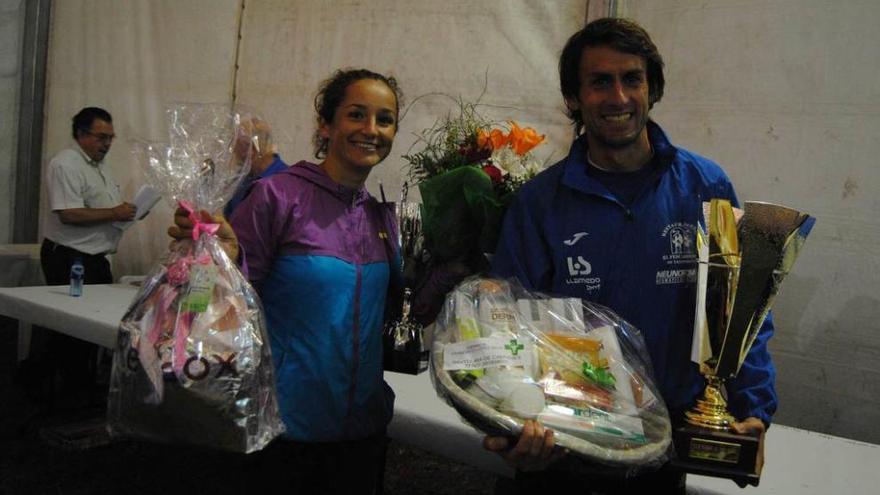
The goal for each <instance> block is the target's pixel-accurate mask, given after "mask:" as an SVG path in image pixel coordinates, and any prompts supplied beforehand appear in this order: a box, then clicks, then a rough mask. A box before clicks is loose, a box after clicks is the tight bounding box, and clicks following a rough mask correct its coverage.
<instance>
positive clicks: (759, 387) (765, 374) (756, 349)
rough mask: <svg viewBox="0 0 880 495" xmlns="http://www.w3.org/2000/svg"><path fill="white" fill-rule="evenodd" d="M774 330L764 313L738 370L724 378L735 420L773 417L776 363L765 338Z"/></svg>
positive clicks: (766, 421)
mask: <svg viewBox="0 0 880 495" xmlns="http://www.w3.org/2000/svg"><path fill="white" fill-rule="evenodd" d="M774 331H775V330H774V327H773V316H772V314H768V315H767V319H766V320H764V324H763V325H762V326H761V330H759V331H758V336H757V337H756V338H755V343H754V344H752V348H751V349H749V353H748V354H747V355H746V359H745V360H744V361H743V365H742V367H741V368H740V370H739V373H738V374H737V376H736V377H735V378H734V379H732V380H729V381H728V382H727V397H728V403H729V405H730V411H731V413H733V415H734V417H736V419H738V420H742V419H745V418H747V417H749V416H754V417H756V418H759V419H761V420H762V421H763V422H764V424H766V425H768V426H769V424H770V423H771V422H772V421H773V414H774V413H775V412H776V407H777V406H778V404H779V400H778V398H777V396H776V367H775V366H774V365H773V360H772V359H771V358H770V351H769V350H768V349H767V342H768V341H769V340H770V337H772V336H773V333H774Z"/></svg>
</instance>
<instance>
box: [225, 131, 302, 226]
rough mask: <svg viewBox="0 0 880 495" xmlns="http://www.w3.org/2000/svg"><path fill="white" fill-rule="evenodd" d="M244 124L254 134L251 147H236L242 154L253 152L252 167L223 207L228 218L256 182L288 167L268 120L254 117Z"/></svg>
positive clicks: (250, 143) (249, 145)
mask: <svg viewBox="0 0 880 495" xmlns="http://www.w3.org/2000/svg"><path fill="white" fill-rule="evenodd" d="M242 126H243V127H245V130H246V131H247V135H249V136H253V139H251V140H250V141H249V144H248V147H249V149H243V150H238V149H236V152H237V153H239V155H240V156H247V153H250V154H251V169H250V172H248V175H247V177H245V178H244V179H242V181H241V183H240V184H239V185H238V188H237V189H236V190H235V194H234V195H233V196H232V198H231V199H230V200H229V202H228V203H226V206H225V207H224V208H223V216H225V217H226V218H230V217H231V216H232V212H233V211H235V208H236V207H237V206H238V204H239V203H241V202H242V200H243V199H244V198H245V197H246V196H247V195H248V194H249V193H250V192H251V189H252V188H253V187H254V183H256V182H257V181H258V180H260V179H265V178H267V177H271V176H272V175H275V174H277V173H278V172H281V171H282V170H284V169H286V168H287V164H286V163H284V160H282V159H281V157H280V156H279V155H278V153H277V150H276V147H275V141H274V139H273V138H272V128H271V127H270V126H269V123H268V122H266V121H265V120H260V119H258V118H252V119H250V120H249V121H247V122H244V123H243V124H242Z"/></svg>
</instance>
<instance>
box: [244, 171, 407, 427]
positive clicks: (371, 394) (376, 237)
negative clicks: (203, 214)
mask: <svg viewBox="0 0 880 495" xmlns="http://www.w3.org/2000/svg"><path fill="white" fill-rule="evenodd" d="M230 222H231V224H232V227H233V229H234V230H235V233H236V235H237V237H238V242H239V244H240V246H241V250H242V255H243V259H244V260H245V261H246V265H247V274H248V278H249V279H250V281H251V283H252V284H253V285H254V287H255V288H256V289H257V291H258V292H259V294H260V297H261V298H262V300H263V306H264V309H265V312H266V322H267V326H268V331H269V340H270V343H271V349H272V358H273V361H274V364H275V378H276V381H277V392H278V402H279V405H280V408H281V414H282V417H283V419H284V423H285V425H286V426H287V433H286V435H287V436H288V437H290V438H291V439H293V440H298V441H306V442H334V441H345V440H358V439H363V438H366V437H368V436H370V435H373V434H376V433H379V432H381V431H384V429H385V427H386V426H387V424H388V422H389V421H390V420H391V415H392V411H393V405H394V393H393V392H392V391H391V389H390V388H389V387H388V385H387V384H386V383H385V382H384V380H383V378H382V324H383V318H384V308H385V298H386V295H387V292H388V283H389V274H390V273H392V272H391V271H390V270H389V266H390V265H389V257H394V258H395V259H394V260H393V261H392V263H396V247H391V246H392V244H389V243H388V239H396V238H397V236H396V224H395V222H394V210H393V208H392V207H391V204H390V203H385V204H380V203H379V202H377V201H376V200H375V199H374V198H373V197H372V196H370V194H369V193H368V192H367V191H366V189H363V188H362V189H360V190H352V189H349V188H346V187H344V186H341V185H339V184H337V183H336V182H334V181H333V180H332V179H331V178H330V177H329V176H327V174H326V173H325V172H324V171H323V170H322V169H321V168H320V167H318V166H317V165H315V164H312V163H308V162H299V163H297V164H296V165H294V166H292V167H290V168H288V169H286V170H284V171H282V172H280V173H278V174H275V175H273V176H272V177H269V178H267V179H265V180H262V181H259V182H258V183H257V184H256V185H255V186H254V188H253V190H252V191H251V193H250V194H249V195H248V196H247V198H245V200H244V201H242V203H241V204H240V205H239V206H238V208H236V210H235V212H234V214H233V216H232V218H231V219H230ZM392 250H394V253H395V254H391V253H392Z"/></svg>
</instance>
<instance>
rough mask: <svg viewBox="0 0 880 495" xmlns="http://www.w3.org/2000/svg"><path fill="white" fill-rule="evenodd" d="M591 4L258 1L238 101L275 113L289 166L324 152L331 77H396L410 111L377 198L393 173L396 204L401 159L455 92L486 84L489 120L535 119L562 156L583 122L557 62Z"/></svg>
mask: <svg viewBox="0 0 880 495" xmlns="http://www.w3.org/2000/svg"><path fill="white" fill-rule="evenodd" d="M585 4H586V3H585V2H584V1H583V0H555V1H552V2H536V1H527V0H526V1H519V0H517V1H511V0H481V1H480V2H476V3H475V2H472V1H465V0H447V1H443V2H436V1H424V0H420V1H408V2H399V1H396V0H373V1H371V2H360V1H336V2H327V1H321V0H311V1H297V2H289V1H285V0H265V1H260V2H247V3H246V7H245V9H244V23H243V28H242V36H243V37H242V47H241V55H240V59H239V64H240V70H239V72H238V84H237V88H238V91H237V93H238V96H237V100H238V102H240V103H243V104H247V105H249V106H252V107H254V108H257V109H260V110H261V111H262V112H264V114H265V115H266V117H267V119H268V120H269V122H270V123H272V125H273V126H274V128H275V130H276V137H275V138H276V141H277V142H278V143H279V148H280V150H281V152H282V156H283V157H284V158H285V159H286V160H287V161H288V162H291V163H293V162H296V161H299V160H303V159H311V160H314V150H313V146H312V142H311V138H312V135H313V133H314V131H315V127H316V122H315V110H314V102H313V99H314V96H315V93H316V91H317V88H318V85H319V84H320V82H321V81H322V80H324V79H326V78H327V77H329V76H330V75H331V74H332V73H333V71H334V70H336V69H338V68H346V67H351V68H360V67H363V68H368V69H370V70H373V71H376V72H380V73H383V74H390V75H393V76H395V77H396V78H397V79H398V83H399V84H400V87H401V89H402V91H403V93H404V103H405V107H404V109H403V111H404V112H405V117H404V118H403V120H402V121H401V123H400V129H399V132H398V136H397V139H396V140H395V144H394V149H393V150H392V152H391V155H390V156H389V157H388V159H387V160H386V161H384V162H383V163H382V164H381V165H380V166H379V167H378V168H377V169H376V170H375V171H374V172H373V173H372V174H371V175H370V179H369V180H368V182H367V187H368V189H369V190H370V191H371V192H372V193H373V194H374V195H377V194H378V191H379V189H378V187H377V182H378V181H380V180H381V181H382V183H383V187H384V189H385V192H386V193H387V196H388V199H389V200H391V199H394V200H397V199H398V198H399V191H400V188H401V185H402V183H403V181H404V179H405V176H406V173H405V170H404V165H405V161H404V160H403V159H402V158H401V155H403V154H405V153H406V152H407V150H408V149H409V148H410V146H411V144H412V143H413V142H414V141H415V136H414V134H413V133H415V132H418V131H421V130H422V129H425V128H427V127H430V126H431V125H433V124H434V122H435V120H436V119H437V118H438V117H441V116H443V115H446V114H447V112H450V111H456V110H457V108H458V104H457V103H456V101H454V98H458V97H459V96H461V97H462V98H464V99H465V100H470V101H476V100H477V98H479V97H480V94H481V93H483V90H484V89H485V95H484V96H483V98H482V99H481V100H480V101H481V103H484V104H486V106H485V107H483V108H482V109H481V112H482V113H483V114H484V115H485V116H487V117H490V118H494V119H498V120H501V121H503V120H507V119H516V120H517V121H519V122H520V123H521V124H523V125H529V126H532V127H535V128H536V129H538V130H539V132H541V133H544V134H546V135H547V136H548V141H549V144H547V145H543V146H542V147H541V148H538V149H537V150H536V153H537V154H538V155H539V156H542V157H544V156H550V155H551V154H552V155H554V156H556V157H560V156H562V154H563V153H564V152H565V151H567V147H568V142H569V141H570V135H571V130H570V127H569V126H568V124H567V121H566V118H565V116H564V113H563V104H562V98H561V97H560V95H559V90H558V82H557V81H558V79H559V78H558V76H557V70H556V61H557V58H558V54H559V51H560V50H561V49H562V46H563V45H564V44H565V40H566V39H568V36H570V35H571V33H573V32H574V31H575V30H577V29H578V28H579V27H580V26H581V25H583V21H584V18H585ZM477 7H478V8H477ZM438 93H439V94H438ZM429 94H434V95H429ZM422 95H429V96H423V97H422V98H419V97H420V96H422Z"/></svg>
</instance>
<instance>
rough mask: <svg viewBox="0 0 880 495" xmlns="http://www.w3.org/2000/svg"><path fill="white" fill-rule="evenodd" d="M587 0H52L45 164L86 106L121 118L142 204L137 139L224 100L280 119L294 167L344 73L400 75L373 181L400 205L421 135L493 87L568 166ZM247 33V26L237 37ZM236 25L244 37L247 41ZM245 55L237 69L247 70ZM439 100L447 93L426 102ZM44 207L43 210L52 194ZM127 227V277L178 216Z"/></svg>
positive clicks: (490, 108)
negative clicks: (566, 51) (575, 60)
mask: <svg viewBox="0 0 880 495" xmlns="http://www.w3.org/2000/svg"><path fill="white" fill-rule="evenodd" d="M587 4H588V2H586V1H584V0H554V1H533V0H483V1H480V2H466V1H463V0H450V1H446V2H435V1H431V0H411V1H407V2H398V1H395V0H373V1H371V2H362V1H357V0H340V1H333V2H331V1H324V0H297V1H290V0H261V1H259V2H257V1H246V0H244V1H242V0H187V1H183V2H181V1H173V0H161V1H150V2H144V1H140V0H65V1H63V2H54V4H53V7H52V8H53V11H52V28H51V34H50V43H49V60H48V74H47V81H48V82H47V102H46V108H47V112H46V119H47V120H46V129H47V131H46V137H45V146H44V150H45V156H44V159H43V167H44V170H45V166H46V165H47V164H48V162H49V160H50V159H51V157H52V155H54V154H55V153H57V152H58V151H60V150H61V149H63V148H65V147H67V146H70V145H71V138H70V119H71V117H72V116H73V115H74V113H76V112H77V111H78V110H79V109H80V108H82V107H84V106H92V105H94V106H100V107H104V108H106V109H107V110H109V111H110V112H111V113H112V114H113V117H114V127H115V130H116V134H117V136H118V138H117V140H116V142H115V143H114V145H113V149H112V150H111V151H110V153H109V154H108V160H110V162H111V164H112V168H111V170H112V173H113V175H114V177H115V178H116V179H117V181H118V182H119V184H120V186H121V187H122V191H123V197H125V198H127V199H129V200H130V199H131V198H132V197H133V195H134V194H135V192H137V189H138V188H139V187H140V185H141V184H142V183H143V181H144V175H143V173H142V172H141V170H140V167H139V166H138V165H137V164H135V163H134V161H133V160H132V158H131V156H130V143H129V140H130V139H135V138H136V139H148V140H164V139H166V137H165V136H166V132H167V131H166V127H165V122H164V109H165V107H166V105H167V104H169V103H172V102H229V103H233V100H234V102H235V103H238V104H244V105H247V106H249V107H251V108H254V109H255V110H257V111H258V112H260V113H261V114H262V115H263V116H265V118H266V119H267V120H268V121H269V122H270V124H272V126H273V128H274V130H275V140H276V142H277V144H278V145H279V151H280V153H281V155H282V157H284V159H285V160H286V161H288V162H289V163H293V162H296V161H298V160H302V159H310V158H313V150H312V145H311V135H312V133H313V132H314V129H315V121H314V113H315V112H314V108H313V98H314V95H315V92H316V90H317V88H318V84H319V83H320V81H322V80H324V79H326V78H327V77H328V76H330V75H331V73H332V72H333V71H334V70H335V69H337V68H343V67H366V68H370V69H372V70H374V71H377V72H382V73H388V74H391V75H394V76H395V77H396V78H397V79H398V81H399V83H400V85H401V88H402V90H403V92H404V94H405V100H404V102H405V103H406V104H407V105H410V106H407V107H405V108H404V111H405V112H406V115H405V118H404V119H403V120H402V121H401V124H400V129H399V132H398V137H397V140H396V142H395V145H394V148H393V149H392V151H391V155H390V156H389V158H388V159H387V160H386V161H385V162H383V163H382V164H381V165H380V166H379V168H378V169H377V170H376V171H375V172H374V173H373V174H372V175H371V177H370V180H369V181H368V183H367V187H368V188H369V189H370V191H371V192H373V193H374V194H377V193H378V187H377V181H379V180H381V181H382V182H383V185H384V188H385V191H386V193H388V195H389V199H391V198H395V199H396V198H397V197H398V193H397V191H399V189H400V186H401V184H402V183H403V180H404V178H405V175H406V174H405V170H404V169H403V165H404V161H403V159H402V158H401V157H400V156H401V155H403V154H404V153H406V152H407V151H408V149H409V147H410V145H411V144H412V143H413V142H414V141H415V137H414V134H413V133H415V132H418V131H420V130H422V129H424V128H427V127H430V126H431V125H433V123H434V122H435V121H436V120H437V119H438V118H440V117H442V116H444V115H446V114H447V113H448V112H449V111H454V110H455V109H456V108H457V103H456V102H455V101H454V99H455V98H458V97H459V96H461V97H462V98H464V99H466V100H470V101H475V100H476V99H477V98H478V97H480V95H481V94H483V93H484V90H485V93H484V94H483V96H482V99H481V100H480V101H481V103H484V104H485V105H486V106H485V107H483V109H484V110H485V112H484V114H485V115H486V116H487V117H490V118H494V119H498V120H500V121H503V120H508V119H515V120H517V121H518V122H520V123H521V124H523V125H528V126H532V127H535V128H536V129H538V131H539V132H541V133H544V134H546V135H547V138H548V143H547V144H545V145H542V146H541V147H540V148H538V149H537V150H536V152H537V154H538V155H539V157H551V158H552V159H559V158H561V157H562V156H563V155H564V154H565V153H566V151H567V147H568V144H569V142H570V137H571V128H570V127H569V125H568V122H567V119H566V118H565V116H564V113H563V102H562V98H561V96H560V95H559V89H558V86H559V84H558V75H557V69H556V64H557V60H558V56H559V52H560V51H561V49H562V46H563V45H564V44H565V41H566V40H567V39H568V37H569V36H570V35H571V34H572V33H574V32H575V31H576V30H577V29H579V28H580V27H581V26H582V25H583V22H584V19H585V16H586V11H587ZM239 28H240V29H239ZM239 30H240V32H241V39H240V41H239V39H238V36H239ZM236 50H238V68H237V70H236ZM429 93H442V94H444V95H446V96H438V95H434V96H424V97H422V98H419V96H420V95H428V94H429ZM42 195H43V197H44V199H43V201H42V205H41V211H43V212H45V209H46V204H45V191H42ZM160 205H161V206H157V208H156V209H154V211H153V213H151V214H150V215H149V216H148V217H147V218H146V219H145V220H144V221H143V222H140V223H139V224H138V225H136V226H134V227H132V228H131V229H129V230H128V231H127V232H126V233H125V236H124V237H123V240H122V242H121V243H120V248H119V253H118V254H117V255H116V256H115V259H114V273H115V275H116V276H117V277H119V276H122V275H127V274H143V273H145V272H146V271H147V270H149V269H150V267H151V265H152V263H153V262H154V261H155V260H156V259H157V257H158V256H160V255H161V254H162V253H163V252H164V250H165V249H166V247H167V240H168V239H167V237H166V235H165V229H166V227H167V225H168V224H169V223H170V221H171V210H170V208H169V207H168V206H167V205H165V204H163V203H160Z"/></svg>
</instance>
